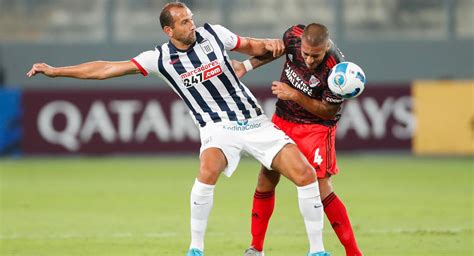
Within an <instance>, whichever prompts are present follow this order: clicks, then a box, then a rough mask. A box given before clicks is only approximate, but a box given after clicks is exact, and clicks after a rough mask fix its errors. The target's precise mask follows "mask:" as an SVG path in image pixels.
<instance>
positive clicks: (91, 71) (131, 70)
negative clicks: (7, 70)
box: [26, 61, 141, 80]
mask: <svg viewBox="0 0 474 256" xmlns="http://www.w3.org/2000/svg"><path fill="white" fill-rule="evenodd" d="M139 73H141V70H140V69H139V67H138V66H137V65H136V64H135V63H133V62H132V61H93V62H87V63H82V64H79V65H75V66H67V67H52V66H50V65H48V64H46V63H36V64H34V65H33V67H32V68H31V69H30V71H29V72H28V73H27V74H26V75H27V76H28V77H32V76H34V75H36V74H44V75H46V76H49V77H71V78H78V79H96V80H103V79H108V78H112V77H119V76H124V75H131V74H139Z"/></svg>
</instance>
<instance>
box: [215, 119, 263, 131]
mask: <svg viewBox="0 0 474 256" xmlns="http://www.w3.org/2000/svg"><path fill="white" fill-rule="evenodd" d="M236 123H237V124H236V125H224V126H223V128H224V130H229V131H235V132H243V131H248V130H253V129H257V128H260V127H261V126H262V123H249V120H247V119H244V120H239V121H236Z"/></svg>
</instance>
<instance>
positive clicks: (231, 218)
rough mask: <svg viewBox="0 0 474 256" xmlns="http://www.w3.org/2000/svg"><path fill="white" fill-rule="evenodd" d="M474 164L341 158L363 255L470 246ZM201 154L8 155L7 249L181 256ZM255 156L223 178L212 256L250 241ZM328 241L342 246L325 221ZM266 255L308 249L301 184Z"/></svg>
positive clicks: (416, 255) (282, 202) (343, 190)
mask: <svg viewBox="0 0 474 256" xmlns="http://www.w3.org/2000/svg"><path fill="white" fill-rule="evenodd" d="M473 163H474V161H473V160H472V159H468V158H443V159H434V158H415V157H410V156H393V157H392V156H388V155H375V156H370V155H360V156H359V155H355V156H344V155H343V156H340V157H339V165H340V167H341V174H340V175H338V176H336V177H335V178H334V184H335V188H336V192H337V194H338V195H339V196H340V197H341V198H342V200H343V201H344V202H345V203H346V206H347V208H348V211H349V214H350V216H351V220H352V223H353V225H354V229H355V232H356V235H357V239H358V241H359V243H360V246H361V248H362V249H363V251H364V252H365V254H366V255H377V256H379V255H382V256H387V255H394V256H395V255H397V256H398V255H413V256H422V255H430V256H432V255H440V256H441V255H473V248H472V241H473V211H472V206H473V190H472V188H473V177H472V175H473ZM198 166H199V164H198V161H197V159H196V158H193V157H157V158H151V157H150V158H131V157H127V158H71V159H57V160H56V159H54V160H53V159H22V160H1V161H0V179H1V183H0V186H1V190H0V193H1V195H0V198H1V205H0V255H5V256H7V255H8V256H10V255H18V256H30V255H31V256H33V255H34V256H65V255H67V256H76V255H85V256H107V255H110V256H112V255H113V256H125V255H127V256H128V255H143V256H146V255H150V256H151V255H159V256H166V255H172V256H183V255H184V254H185V251H186V249H187V247H188V244H189V231H188V225H189V213H188V211H189V205H188V202H189V193H190V189H191V186H192V184H193V181H194V177H195V175H196V173H197V169H198ZM258 167H259V166H258V164H257V162H256V161H254V160H251V159H244V160H243V161H242V162H241V164H240V166H239V169H238V170H237V172H236V173H235V174H234V176H233V177H232V178H230V179H227V178H225V177H224V176H222V177H221V180H220V181H219V183H218V186H217V188H216V196H215V204H214V209H213V211H212V214H211V218H210V221H209V226H208V232H207V236H206V255H207V256H236V255H237V256H238V255H242V253H243V250H244V249H245V248H246V247H247V246H248V243H249V240H250V236H249V229H250V224H249V223H250V208H251V204H252V197H253V191H254V187H255V184H256V177H257V170H258ZM325 229H326V230H325V233H324V234H325V245H326V249H327V250H329V251H331V252H332V253H333V255H335V256H339V255H345V254H344V253H343V250H342V248H341V246H340V245H339V242H338V240H337V237H336V236H335V235H334V233H333V232H332V229H331V228H330V226H329V225H328V224H327V222H326V226H325ZM267 238H268V239H267V241H266V252H267V255H268V256H298V255H306V254H305V253H306V251H307V240H306V235H305V232H304V225H303V222H302V219H301V217H300V214H299V211H298V207H297V200H296V190H295V188H294V186H293V185H292V184H290V183H289V182H287V181H286V180H284V181H283V180H282V182H281V184H280V186H279V187H278V190H277V205H276V209H275V213H274V216H273V218H272V220H271V223H270V228H269V231H268V237H267Z"/></svg>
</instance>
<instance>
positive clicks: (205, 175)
mask: <svg viewBox="0 0 474 256" xmlns="http://www.w3.org/2000/svg"><path fill="white" fill-rule="evenodd" d="M226 166H227V160H226V157H225V155H224V153H223V152H222V150H221V149H219V148H214V147H211V148H207V149H205V150H204V151H203V152H202V153H201V157H200V167H199V174H198V176H197V179H196V181H195V182H194V186H193V188H192V190H191V245H190V246H189V248H190V250H189V251H188V254H187V255H189V256H200V255H203V253H202V252H203V251H204V235H205V232H206V227H207V221H208V219H209V214H210V213H211V209H212V206H213V202H214V187H215V184H216V183H217V180H218V178H219V175H220V173H221V172H222V171H223V170H224V169H225V167H226Z"/></svg>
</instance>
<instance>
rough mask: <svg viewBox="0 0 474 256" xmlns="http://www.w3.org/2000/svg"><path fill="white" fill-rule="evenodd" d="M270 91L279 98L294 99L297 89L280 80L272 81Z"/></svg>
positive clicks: (296, 95)
mask: <svg viewBox="0 0 474 256" xmlns="http://www.w3.org/2000/svg"><path fill="white" fill-rule="evenodd" d="M272 93H273V94H274V95H276V96H277V98H278V99H280V100H293V101H294V100H295V99H296V97H298V93H299V92H298V91H297V90H295V89H293V88H292V87H291V86H289V85H288V84H285V83H282V82H280V81H273V83H272Z"/></svg>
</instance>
